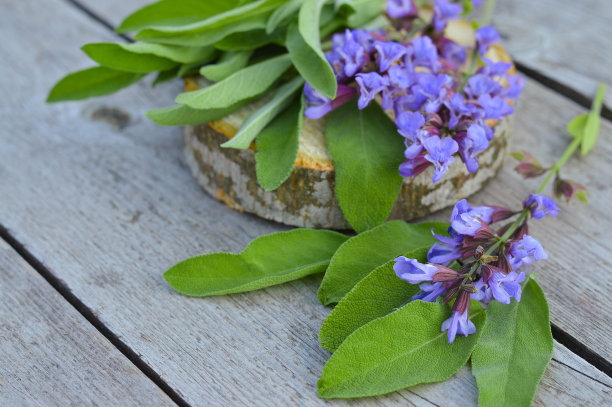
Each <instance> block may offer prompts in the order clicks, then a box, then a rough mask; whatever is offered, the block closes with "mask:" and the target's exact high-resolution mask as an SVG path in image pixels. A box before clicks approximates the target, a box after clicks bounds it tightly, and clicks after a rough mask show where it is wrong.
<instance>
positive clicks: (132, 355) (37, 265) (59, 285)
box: [0, 225, 191, 407]
mask: <svg viewBox="0 0 612 407" xmlns="http://www.w3.org/2000/svg"><path fill="white" fill-rule="evenodd" d="M0 238H1V239H3V240H4V241H5V242H6V243H8V245H9V246H11V247H12V248H13V250H15V251H16V252H17V253H18V254H19V255H20V256H21V257H22V258H23V259H24V260H25V261H26V262H27V263H28V264H29V265H30V266H31V267H32V268H33V269H34V270H36V272H38V274H40V275H41V276H42V277H43V278H44V279H45V280H46V281H47V282H48V283H49V284H50V285H51V287H53V288H54V289H55V290H56V291H57V292H58V293H59V294H60V295H61V296H62V297H63V298H64V299H65V300H66V301H68V303H69V304H70V305H72V306H73V307H74V308H75V309H76V310H77V311H78V312H79V313H80V314H81V315H82V316H83V317H84V318H85V319H86V320H87V321H88V322H89V323H90V324H91V325H93V326H94V328H96V329H97V330H98V332H100V333H101V334H102V335H103V336H104V337H106V339H108V340H109V342H110V343H111V344H112V345H113V346H114V347H115V348H117V349H118V350H119V352H121V353H122V354H123V356H125V357H126V358H127V359H128V360H130V362H132V363H133V364H134V366H136V367H137V368H138V369H139V370H140V371H141V372H142V373H143V374H144V375H145V376H147V377H148V378H149V380H151V381H152V382H153V383H155V385H157V386H158V387H159V388H160V389H161V390H162V391H163V392H164V393H166V395H167V396H168V397H169V398H170V399H171V400H172V401H173V402H174V403H176V404H177V405H178V406H179V407H191V405H190V404H189V403H187V401H185V399H183V398H182V397H181V396H180V395H179V394H178V393H177V392H176V391H175V390H174V389H173V388H172V387H170V385H168V383H166V381H165V380H164V379H162V377H161V376H160V375H159V374H158V373H157V372H156V371H155V370H153V368H151V367H150V366H149V365H148V364H147V363H146V362H144V361H143V360H142V359H141V358H140V357H139V356H138V354H137V353H136V352H134V351H133V350H132V349H131V348H130V347H129V346H128V345H127V344H126V343H125V342H123V341H122V340H121V339H119V337H118V336H117V335H115V333H113V332H112V331H111V330H110V329H109V328H108V327H107V326H106V325H104V323H103V322H102V321H101V320H100V319H99V318H98V317H97V316H96V315H95V314H94V313H93V312H92V311H91V309H89V308H88V307H87V306H86V305H85V304H84V303H83V302H82V301H81V300H80V299H79V298H77V297H76V296H75V295H74V294H73V293H72V292H71V291H70V289H69V288H68V287H67V286H66V284H65V283H64V282H63V281H62V280H60V279H58V278H57V277H55V276H54V275H53V273H52V272H51V271H50V270H49V269H48V268H47V267H45V265H43V264H42V263H41V262H40V261H39V260H38V259H37V258H36V257H34V256H33V255H32V253H30V251H29V250H28V249H27V248H26V247H25V246H24V245H23V244H21V242H19V241H18V240H17V239H15V238H14V237H13V236H12V235H11V234H10V233H9V231H8V230H7V229H6V228H5V227H4V226H3V225H0Z"/></svg>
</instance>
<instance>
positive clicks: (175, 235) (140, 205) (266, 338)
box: [0, 0, 612, 406]
mask: <svg viewBox="0 0 612 407" xmlns="http://www.w3.org/2000/svg"><path fill="white" fill-rule="evenodd" d="M126 11H127V10H125V9H123V10H122V11H121V15H124V14H125V12H126ZM49 21H55V22H59V21H61V23H57V24H49ZM0 31H1V32H2V34H3V37H4V38H11V41H3V42H1V43H0V53H1V54H2V56H3V59H4V61H6V62H5V63H4V64H3V65H2V68H1V69H2V70H3V75H2V76H1V79H0V91H2V94H4V95H11V97H10V98H7V99H6V101H5V102H9V101H10V106H9V104H8V103H5V104H4V105H3V106H2V108H1V110H0V114H1V116H0V118H1V122H0V137H1V140H0V143H1V144H0V146H1V147H0V177H1V178H0V179H2V182H0V196H1V197H2V204H1V205H0V224H1V225H3V226H4V227H5V228H6V229H7V230H8V232H9V233H10V234H11V235H12V236H13V237H14V238H15V239H17V240H18V241H19V242H21V243H22V244H23V245H24V246H25V248H26V249H27V250H29V251H30V253H31V254H32V255H33V256H34V257H35V258H37V259H38V260H39V261H40V262H41V263H42V264H44V265H45V266H46V267H47V269H48V270H50V272H51V273H53V274H54V276H55V277H57V278H58V279H60V280H62V281H63V282H64V283H65V285H66V286H67V287H68V289H70V290H71V292H72V293H73V294H74V295H75V296H77V297H78V298H79V299H80V300H81V301H82V302H83V303H84V304H85V306H87V307H88V308H89V309H91V310H92V312H93V313H94V314H95V315H96V316H97V317H98V318H99V319H100V320H101V321H102V323H104V324H105V325H106V326H107V327H108V329H109V330H110V331H112V332H113V333H114V334H115V335H117V337H119V339H120V340H122V341H123V342H124V343H125V344H127V346H129V347H130V348H131V349H133V350H134V352H135V353H136V354H138V355H140V357H141V358H142V360H143V361H144V362H145V363H146V364H148V365H149V366H150V367H151V368H152V369H153V370H154V371H155V372H157V373H158V374H159V375H160V377H161V378H162V379H163V380H164V381H166V383H168V385H169V386H171V387H172V388H173V389H174V390H175V391H176V392H177V393H178V394H179V395H180V396H181V397H182V398H183V399H184V400H185V401H187V402H188V403H191V404H193V405H222V404H224V405H227V404H247V405H295V404H302V405H315V404H322V403H323V402H322V401H321V400H320V399H318V398H317V396H316V380H317V379H318V376H319V374H320V371H321V369H322V366H323V364H324V363H325V361H326V359H327V358H328V356H329V354H328V353H327V352H326V351H323V350H321V349H320V348H319V346H318V340H317V333H318V329H319V327H320V325H321V323H322V321H323V319H324V318H325V316H326V315H327V313H328V312H329V310H327V309H325V308H324V307H322V306H320V305H319V304H318V303H317V300H316V287H317V283H318V278H316V277H311V278H307V279H305V280H302V281H297V282H293V283H289V284H285V285H282V286H278V287H274V288H269V289H266V290H262V291H259V292H252V293H247V294H238V295H231V296H225V297H216V298H207V299H193V298H187V297H184V296H181V295H179V294H176V293H174V292H173V291H172V290H171V289H170V288H169V287H168V286H167V285H166V283H165V282H164V280H163V278H162V273H163V271H164V270H166V269H167V268H168V267H170V266H171V265H173V264H174V263H175V262H177V261H179V260H182V259H184V258H186V257H189V256H193V255H196V254H200V253H209V252H213V251H219V250H230V251H234V252H237V251H240V250H242V249H243V248H244V246H245V245H246V244H247V243H248V242H249V241H250V240H252V239H253V238H254V237H256V236H259V235H261V234H265V233H270V232H274V231H278V230H285V229H286V227H282V226H279V225H278V224H274V223H271V222H267V221H264V220H261V219H258V218H256V217H254V216H251V215H248V214H240V213H237V212H235V211H233V210H232V209H230V208H228V207H226V206H225V205H223V204H222V203H219V202H217V201H215V200H214V199H213V198H210V197H208V196H207V195H206V194H205V193H204V192H202V191H201V190H200V188H199V186H198V185H197V183H196V181H195V180H194V179H193V177H192V176H191V174H190V172H189V170H188V168H187V166H186V164H185V161H184V158H183V141H182V135H181V129H179V128H174V129H171V128H164V127H159V126H156V125H154V124H153V123H151V122H149V121H148V120H147V119H145V118H144V117H143V113H144V112H145V111H147V110H149V109H151V108H156V107H161V106H165V105H170V104H171V103H172V100H173V99H174V96H175V95H176V93H177V92H179V91H180V86H181V85H180V84H179V83H175V84H166V85H163V86H159V87H157V88H154V89H151V88H149V87H148V84H140V85H137V86H135V87H134V88H132V89H129V90H126V91H122V92H120V93H118V94H117V95H113V96H110V97H106V98H101V99H95V100H90V101H86V102H83V103H65V104H59V105H52V106H47V105H45V104H44V99H45V96H46V93H47V91H48V89H50V87H51V86H52V84H53V83H54V81H56V80H57V79H58V78H60V77H61V76H62V75H63V74H65V73H66V72H67V71H69V70H73V69H75V68H76V67H79V68H80V67H85V66H88V62H87V61H86V58H85V56H84V55H82V54H80V52H79V51H78V47H79V46H80V45H82V44H83V43H84V42H94V41H96V42H99V41H106V40H113V39H115V37H114V36H113V35H112V34H111V33H110V32H109V31H108V30H106V29H104V28H103V27H102V26H101V25H98V24H97V23H95V22H94V21H93V20H92V19H90V18H89V17H88V16H86V15H85V14H84V13H82V12H80V11H79V10H78V9H76V8H74V7H73V6H71V5H70V4H69V3H67V2H63V1H60V0H49V1H48V2H46V3H45V7H41V6H40V4H39V2H37V1H35V0H23V1H20V2H4V4H3V12H2V13H0ZM583 110H584V109H582V108H579V107H578V106H577V105H576V104H574V103H573V102H571V101H569V100H567V99H565V98H563V97H560V96H558V95H557V94H555V93H553V92H551V91H549V90H547V89H546V88H544V87H542V86H541V85H538V84H536V83H534V82H532V81H528V84H527V87H526V89H525V92H524V95H523V96H522V99H521V102H520V103H519V106H518V112H517V116H516V121H515V128H516V129H517V130H516V134H517V136H516V139H515V140H514V143H515V146H516V147H517V148H518V147H520V148H527V149H529V150H530V151H532V152H533V153H534V154H536V155H537V156H538V157H539V158H540V159H541V160H542V161H545V162H547V163H548V162H550V161H551V160H552V159H553V158H554V157H557V156H559V155H560V153H561V152H562V151H563V149H564V148H565V146H566V145H567V144H568V142H569V136H568V135H566V134H565V131H564V128H565V124H566V123H567V122H568V121H569V120H570V119H571V118H572V117H573V116H574V115H576V114H577V113H580V112H582V111H583ZM611 137H612V125H611V124H610V123H609V122H607V121H604V122H603V123H602V130H601V135H600V142H599V145H598V148H596V149H595V150H594V151H593V153H592V154H591V155H589V157H588V158H587V159H579V158H573V159H571V160H570V161H569V163H568V165H567V168H568V170H567V171H566V173H567V174H566V175H567V176H568V177H571V178H572V179H576V180H577V181H579V182H581V183H584V184H585V185H587V186H588V187H589V188H590V189H591V191H592V195H591V197H590V198H591V205H590V206H588V207H585V206H580V205H581V204H579V203H575V204H572V205H571V206H567V205H562V209H563V211H562V213H561V214H560V217H559V219H557V220H554V219H546V220H542V221H537V222H534V224H533V225H532V229H533V234H534V235H535V236H536V237H537V238H538V239H541V241H542V242H543V243H544V245H545V247H546V249H547V251H548V253H549V255H550V259H549V260H547V261H545V262H542V264H541V265H538V267H537V271H538V273H539V276H538V281H539V282H540V284H541V285H542V287H543V289H544V291H545V292H546V294H547V296H548V298H549V301H550V306H551V319H552V322H553V323H554V324H555V325H556V326H558V327H559V328H560V329H561V330H563V331H565V332H567V333H568V334H569V335H571V336H572V337H574V338H576V339H577V340H578V341H580V342H581V343H582V344H584V346H586V347H588V348H589V349H591V350H592V351H594V352H596V353H598V354H599V355H601V356H603V357H606V358H608V359H609V358H610V356H611V355H612V350H611V349H610V343H612V341H611V340H610V339H611V338H610V329H609V327H610V326H612V324H611V322H612V317H611V316H610V315H612V312H611V311H612V309H611V307H610V305H609V301H608V298H609V294H610V292H611V281H610V277H609V270H610V261H609V260H608V256H609V252H610V248H609V244H608V243H607V242H610V241H612V220H611V219H610V217H609V215H608V212H609V202H610V201H611V200H612V182H610V173H611V171H610V170H611V168H610V161H609V157H610V155H611V154H612V151H611V150H612V140H611ZM512 164H513V163H512V162H510V161H508V162H507V163H506V165H505V166H504V168H503V170H502V172H501V173H500V174H499V176H498V177H497V178H496V179H495V180H494V181H493V182H492V183H491V184H490V185H489V186H487V187H486V188H485V189H484V191H483V192H481V193H479V194H477V195H476V196H475V197H474V199H473V202H475V203H478V204H482V203H488V204H507V205H514V206H516V205H520V201H521V200H522V199H523V198H524V194H525V190H526V186H525V183H524V182H523V181H521V180H520V179H519V178H518V177H517V176H516V175H515V174H514V173H513V171H512V166H513V165H512ZM528 185H529V186H533V185H535V182H532V183H528ZM447 216H448V213H446V212H445V213H440V214H437V215H435V216H434V217H433V218H435V219H445V218H447ZM555 346H556V353H555V360H554V361H553V362H552V363H551V365H550V367H549V368H548V370H547V372H546V374H545V376H544V379H543V382H542V385H541V386H540V389H539V390H538V393H537V395H536V402H537V404H539V405H555V406H556V405H572V406H575V405H584V404H586V403H587V401H588V402H589V403H591V402H593V403H594V404H595V405H598V404H601V405H603V404H605V403H606V400H609V398H610V394H609V391H610V390H609V389H610V382H609V378H607V377H606V376H604V375H602V374H601V372H599V371H598V370H597V369H595V368H593V367H592V366H590V365H589V364H588V363H587V362H585V361H584V360H582V359H580V358H578V357H576V356H575V355H574V354H572V353H571V352H569V351H568V350H567V349H565V348H563V347H562V346H561V345H559V344H558V343H557V344H556V345H555ZM476 397H477V396H476V387H475V382H474V380H473V378H472V377H471V375H470V374H469V370H468V369H467V368H464V369H462V370H461V371H460V372H459V373H458V374H457V375H455V376H454V377H453V378H452V379H451V380H450V381H448V382H445V383H439V384H431V385H423V386H417V387H415V388H413V389H410V390H405V391H402V392H399V393H395V394H392V395H389V396H387V397H381V398H375V399H367V400H360V401H359V402H357V403H356V404H370V405H384V404H393V403H399V402H401V403H403V404H408V405H423V406H429V405H444V406H449V405H466V404H468V405H469V404H474V403H475V401H476ZM333 404H339V405H340V404H345V403H343V402H335V403H333ZM351 404H353V403H351Z"/></svg>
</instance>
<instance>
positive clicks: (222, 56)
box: [48, 0, 524, 232]
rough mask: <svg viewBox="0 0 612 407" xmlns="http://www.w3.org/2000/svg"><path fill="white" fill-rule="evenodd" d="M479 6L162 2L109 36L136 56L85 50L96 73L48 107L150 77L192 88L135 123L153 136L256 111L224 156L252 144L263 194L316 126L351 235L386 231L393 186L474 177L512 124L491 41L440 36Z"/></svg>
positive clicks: (408, 0)
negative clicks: (460, 172)
mask: <svg viewBox="0 0 612 407" xmlns="http://www.w3.org/2000/svg"><path fill="white" fill-rule="evenodd" d="M430 3H433V4H430ZM478 3H481V2H480V1H479V2H477V1H473V0H462V1H455V2H453V1H449V0H435V1H433V2H432V1H429V2H428V1H426V0H419V1H415V0H389V1H385V0H206V1H193V0H161V1H158V2H156V3H153V4H151V5H149V6H146V7H144V8H142V9H140V10H138V11H136V12H134V13H133V14H131V15H130V16H128V17H127V18H126V19H125V20H124V21H123V22H122V23H121V24H120V26H119V27H118V28H117V31H118V32H119V33H124V34H125V33H135V34H134V36H133V38H134V39H135V40H136V42H133V43H92V44H86V45H84V46H83V47H82V50H83V51H84V52H85V53H86V54H87V55H88V56H89V57H90V58H91V59H92V60H93V61H95V62H97V63H98V64H99V66H96V67H93V68H88V69H85V70H82V71H78V72H75V73H72V74H70V75H68V76H66V77H65V78H63V79H62V80H60V81H59V82H58V83H57V84H56V85H55V87H54V88H53V89H52V90H51V92H50V94H49V97H48V101H49V102H57V101H65V100H78V99H84V98H88V97H93V96H102V95H106V94H109V93H112V92H115V91H118V90H120V89H122V88H124V87H127V86H129V85H131V84H133V83H135V82H136V81H138V80H140V79H142V78H143V77H145V76H146V75H148V74H150V73H154V72H157V76H156V78H155V80H154V81H153V84H158V83H161V82H164V81H168V80H171V79H174V78H178V77H184V76H189V77H192V78H198V80H197V83H198V87H200V88H199V89H197V90H191V91H189V92H184V93H181V94H179V95H178V96H177V97H176V103H177V105H176V106H171V107H167V108H163V109H157V110H152V111H150V112H148V113H147V116H148V117H149V118H150V119H152V120H153V121H155V122H156V123H159V124H161V125H191V124H201V123H207V122H210V121H212V120H216V119H220V118H223V117H226V116H228V115H230V114H231V113H233V112H235V111H236V110H238V109H240V108H241V107H243V106H244V105H246V104H248V103H249V102H253V101H255V100H259V99H262V101H261V106H260V107H258V108H257V109H255V110H254V111H253V112H252V113H251V114H250V115H249V116H248V117H247V118H246V120H245V121H244V122H243V123H242V125H241V127H240V129H239V130H238V132H237V133H236V134H235V135H234V136H233V137H232V138H231V139H229V140H228V141H227V142H225V143H224V144H222V147H226V148H235V149H247V148H249V146H251V145H252V144H253V143H254V142H255V144H256V150H257V153H256V155H255V158H256V161H257V165H256V172H257V179H258V182H259V184H260V185H261V186H262V187H263V188H264V189H265V190H274V189H276V188H278V187H279V186H280V185H281V184H282V183H283V182H284V181H285V180H286V179H287V178H288V177H289V175H290V174H291V171H292V170H293V165H294V163H295V161H296V157H297V153H298V145H299V136H300V133H301V130H302V126H303V122H304V118H308V119H312V120H318V119H322V118H324V117H325V119H326V127H325V136H326V142H327V146H328V150H329V153H330V155H331V157H332V160H333V164H334V170H335V171H334V179H335V184H334V185H335V192H336V194H335V195H336V197H337V199H338V203H339V206H340V208H341V210H342V212H343V214H344V216H345V218H346V219H347V221H348V222H349V224H350V225H351V227H352V228H353V229H355V230H356V231H358V232H361V231H365V230H368V229H370V228H372V227H374V226H376V225H379V224H381V223H383V222H384V221H385V220H386V219H387V218H388V217H389V214H390V213H391V210H392V208H393V205H394V203H395V202H396V200H397V197H398V195H399V193H400V191H401V188H402V183H403V181H404V177H414V176H416V175H418V174H420V173H422V172H423V171H425V170H426V169H427V168H428V167H433V168H434V172H433V178H432V182H433V183H435V182H437V181H439V180H440V179H441V178H442V177H443V176H444V174H445V173H446V172H447V171H448V169H449V166H450V165H459V162H463V163H464V165H465V166H466V168H467V170H468V171H469V172H471V173H474V172H476V171H477V170H478V167H479V166H478V156H479V155H480V154H481V153H483V152H484V151H486V150H487V148H489V144H490V142H491V141H492V140H493V138H494V136H495V124H496V123H497V122H498V121H499V120H501V119H503V118H504V117H506V116H508V115H511V114H512V113H513V104H514V102H515V100H516V99H517V97H518V96H519V94H520V92H521V89H522V86H523V84H524V80H523V78H521V77H520V76H518V75H515V74H514V73H513V65H512V63H510V62H507V61H506V62H504V61H495V60H494V59H495V58H494V57H493V56H494V55H496V54H495V51H494V50H492V47H493V46H494V45H495V43H496V42H498V41H499V39H500V36H499V34H498V33H497V31H495V29H493V27H490V26H487V25H484V24H479V23H478V22H476V21H473V22H472V26H473V27H474V29H475V40H474V41H473V43H472V44H470V45H465V44H464V45H461V44H459V43H457V42H455V41H454V40H453V39H451V38H449V37H448V36H447V35H446V29H447V27H448V26H449V24H450V23H451V22H453V20H460V19H462V18H467V15H468V13H469V12H470V10H471V9H472V8H473V6H474V5H478ZM466 25H467V23H466ZM468 29H469V28H468ZM202 78H203V79H204V80H202ZM193 82H194V83H195V82H196V81H193ZM373 101H376V102H373ZM391 117H394V119H392V118H391ZM453 163H455V164H453Z"/></svg>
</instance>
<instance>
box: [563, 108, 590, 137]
mask: <svg viewBox="0 0 612 407" xmlns="http://www.w3.org/2000/svg"><path fill="white" fill-rule="evenodd" d="M588 117H589V115H588V114H586V113H585V114H581V115H578V116H576V117H574V118H573V119H572V121H571V122H569V123H568V124H567V132H568V133H569V134H570V135H571V136H572V137H574V138H576V137H582V133H583V132H584V127H585V126H586V122H587V118H588Z"/></svg>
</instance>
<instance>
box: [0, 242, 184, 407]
mask: <svg viewBox="0 0 612 407" xmlns="http://www.w3.org/2000/svg"><path fill="white" fill-rule="evenodd" d="M0 298H2V301H0V360H2V363H0V405H3V406H21V405H44V406H66V405H75V406H76V405H122V406H141V405H156V406H172V405H175V404H174V403H173V402H172V401H171V400H170V399H169V398H168V396H166V395H165V394H164V393H163V392H162V391H161V390H160V389H159V388H158V387H157V386H156V385H155V384H154V383H153V382H152V381H151V380H149V378H148V377H146V376H145V375H144V374H143V373H142V372H140V370H138V369H137V368H136V366H134V365H133V364H132V363H131V362H130V361H129V360H128V359H127V358H126V357H125V356H123V355H122V354H121V353H119V351H118V350H117V349H115V347H113V345H112V344H111V343H110V342H109V341H108V340H107V339H106V338H105V337H103V336H102V335H101V334H100V333H99V332H98V331H97V330H96V329H95V328H94V327H93V326H92V325H91V324H90V323H89V322H88V321H87V320H86V319H85V318H83V317H82V316H81V315H80V314H79V313H78V312H77V311H76V310H75V309H74V308H73V307H72V306H71V305H70V304H69V303H68V302H67V301H66V300H64V299H63V298H62V297H61V296H60V295H59V294H58V293H57V292H56V291H55V290H54V289H53V288H52V287H51V286H50V285H49V283H47V282H46V281H45V280H44V279H43V278H42V277H41V276H40V275H39V274H38V273H37V272H36V271H35V270H33V269H32V268H31V267H30V266H29V265H28V264H27V263H26V262H25V261H24V260H23V259H22V258H21V257H20V256H19V255H18V254H17V253H16V252H15V251H14V250H13V249H12V248H11V247H10V246H9V245H8V244H6V243H5V242H4V241H3V240H1V239H0Z"/></svg>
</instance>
